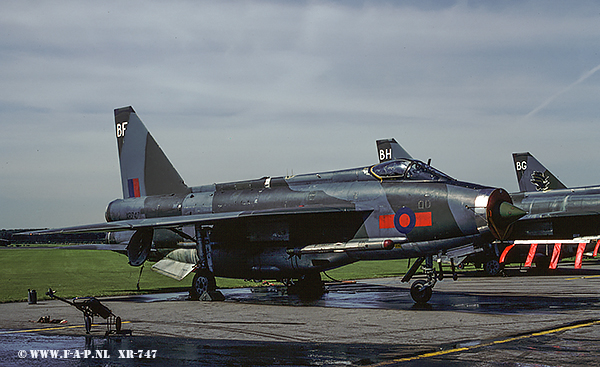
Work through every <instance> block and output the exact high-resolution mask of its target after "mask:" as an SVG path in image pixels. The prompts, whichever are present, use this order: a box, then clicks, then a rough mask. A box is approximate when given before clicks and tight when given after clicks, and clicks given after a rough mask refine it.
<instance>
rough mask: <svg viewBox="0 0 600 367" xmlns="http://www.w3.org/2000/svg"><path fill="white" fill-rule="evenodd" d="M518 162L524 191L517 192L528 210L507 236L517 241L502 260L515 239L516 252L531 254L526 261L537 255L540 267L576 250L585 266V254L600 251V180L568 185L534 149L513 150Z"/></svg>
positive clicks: (578, 260)
mask: <svg viewBox="0 0 600 367" xmlns="http://www.w3.org/2000/svg"><path fill="white" fill-rule="evenodd" d="M513 163H514V166H515V172H516V174H517V182H518V183H519V190H520V192H518V193H513V194H511V197H512V199H513V201H514V204H515V205H516V206H518V207H520V208H521V209H523V210H526V211H527V212H528V215H526V216H524V217H522V218H520V219H519V220H518V221H517V222H515V223H514V225H513V231H512V233H511V235H510V236H509V237H508V238H507V239H510V240H513V241H512V246H511V245H509V246H508V247H506V248H505V249H504V250H503V251H502V254H501V255H500V259H499V262H500V263H503V262H504V260H505V258H506V256H507V254H508V252H509V251H511V249H512V248H513V247H514V246H515V245H517V248H515V250H512V252H513V254H514V253H519V252H521V253H525V254H526V255H527V257H526V260H525V266H531V264H532V261H534V260H535V261H536V262H537V265H538V266H539V267H542V268H550V269H554V268H556V266H557V264H558V261H559V259H560V258H561V257H571V256H575V267H576V268H580V267H581V259H582V257H583V255H584V254H587V255H589V256H596V255H597V253H598V244H600V241H598V239H599V238H600V237H599V235H600V186H587V187H578V188H567V187H566V186H565V185H564V184H563V183H562V182H560V180H559V179H558V178H557V177H556V176H554V175H553V174H552V172H550V171H549V170H548V169H547V168H546V167H544V165H542V164H541V163H540V162H539V161H538V160H537V159H535V158H534V157H533V156H532V155H531V154H530V153H529V152H525V153H513ZM523 246H524V247H525V248H523ZM519 248H521V249H519ZM519 250H520V251H519Z"/></svg>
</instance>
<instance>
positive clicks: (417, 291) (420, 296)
mask: <svg viewBox="0 0 600 367" xmlns="http://www.w3.org/2000/svg"><path fill="white" fill-rule="evenodd" d="M432 288H433V287H432V286H428V285H427V282H426V281H424V280H417V281H415V282H414V283H413V284H412V285H411V286H410V296H411V297H412V299H413V301H415V302H416V303H418V304H422V303H427V302H429V300H430V299H431V295H432V294H433V289H432Z"/></svg>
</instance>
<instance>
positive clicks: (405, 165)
mask: <svg viewBox="0 0 600 367" xmlns="http://www.w3.org/2000/svg"><path fill="white" fill-rule="evenodd" d="M370 171H371V173H372V174H373V175H374V176H375V177H377V178H379V179H380V180H416V181H454V179H453V178H452V177H450V176H448V175H446V174H445V173H443V172H440V171H438V170H437V169H435V168H433V167H431V166H429V165H427V164H425V163H423V162H421V161H417V160H410V159H396V160H393V161H387V162H383V163H380V164H376V165H374V166H372V167H371V170H370Z"/></svg>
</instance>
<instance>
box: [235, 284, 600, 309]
mask: <svg viewBox="0 0 600 367" xmlns="http://www.w3.org/2000/svg"><path fill="white" fill-rule="evenodd" d="M450 281H451V280H450ZM226 293H227V294H226V297H227V299H228V301H234V302H242V303H251V304H269V305H287V306H316V307H339V308H374V309H397V310H431V311H466V312H482V313H529V312H535V313H546V312H549V313H550V312H556V311H559V310H563V309H564V310H574V309H586V310H589V309H600V300H599V299H598V297H594V296H581V295H574V296H556V295H554V296H550V295H548V296H546V295H534V296H532V295H531V294H518V293H514V294H485V293H481V292H478V291H477V290H472V289H469V285H468V284H464V291H456V290H453V291H447V290H441V289H439V290H437V291H436V292H435V294H434V297H432V299H431V301H429V303H427V304H425V305H418V304H415V303H414V302H413V300H412V299H411V297H410V294H409V289H408V288H407V287H401V286H398V287H395V286H386V285H377V284H369V283H366V282H365V283H363V282H357V283H354V284H347V283H332V284H328V285H327V293H325V294H324V295H323V296H322V297H321V298H320V299H317V300H306V299H300V298H299V297H297V296H294V295H287V294H285V293H284V292H283V291H282V290H280V289H278V288H277V287H269V288H265V289H259V290H249V289H248V288H245V289H238V290H228V291H227V292H226Z"/></svg>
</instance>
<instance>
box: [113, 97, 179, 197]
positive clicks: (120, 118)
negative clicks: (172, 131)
mask: <svg viewBox="0 0 600 367" xmlns="http://www.w3.org/2000/svg"><path fill="white" fill-rule="evenodd" d="M115 126H116V132H117V146H118V149H119V163H120V165H121V184H122V185H123V197H124V198H125V199H126V198H130V197H140V196H148V195H161V194H171V193H184V192H188V191H189V188H188V187H187V185H186V184H185V183H184V182H183V179H182V178H181V176H180V175H179V173H178V172H177V170H176V169H175V167H173V165H172V164H171V162H170V161H169V159H168V158H167V156H166V155H165V153H163V151H162V149H161V148H160V147H159V146H158V144H157V143H156V141H155V140H154V138H153V137H152V135H150V133H149V132H148V129H146V126H144V123H142V120H140V118H139V117H138V116H137V114H136V113H135V111H134V110H133V107H131V106H128V107H123V108H117V109H115Z"/></svg>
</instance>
